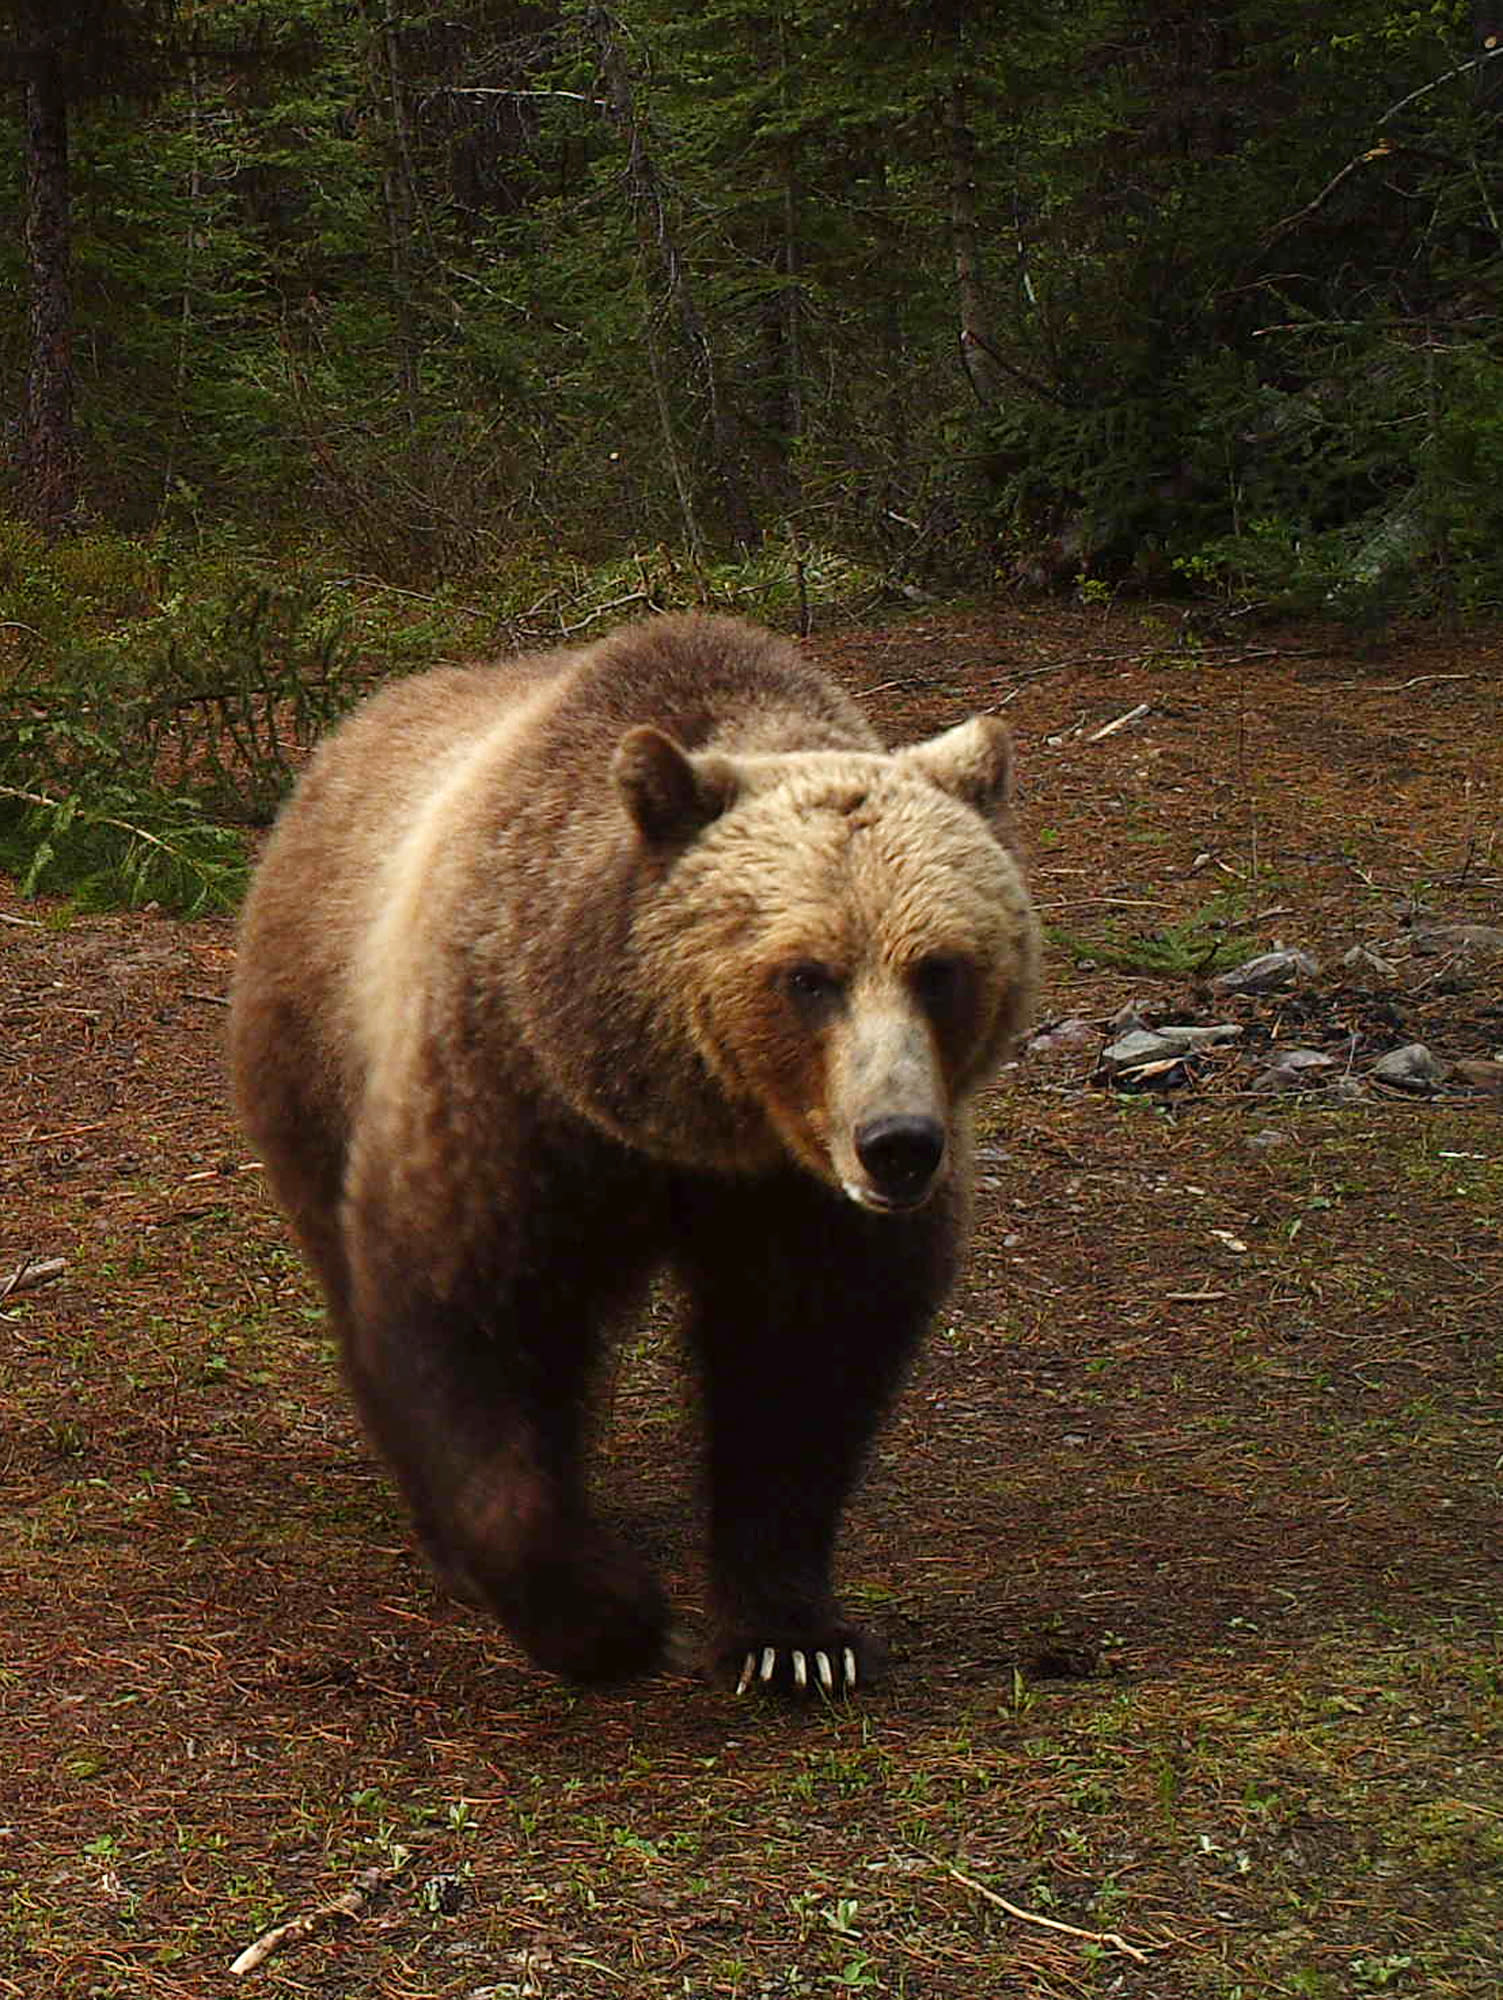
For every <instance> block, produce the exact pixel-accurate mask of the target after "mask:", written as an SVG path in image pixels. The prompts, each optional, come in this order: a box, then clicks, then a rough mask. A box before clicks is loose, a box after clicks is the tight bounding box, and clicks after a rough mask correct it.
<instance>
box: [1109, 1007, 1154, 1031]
mask: <svg viewBox="0 0 1503 2000" xmlns="http://www.w3.org/2000/svg"><path fill="white" fill-rule="evenodd" d="M1106 1025H1107V1026H1108V1027H1109V1028H1110V1029H1111V1030H1112V1032H1113V1034H1117V1035H1130V1034H1131V1033H1132V1031H1133V1029H1134V1028H1146V1027H1147V1026H1148V1023H1147V1021H1145V1020H1144V1018H1143V1015H1142V1012H1141V1010H1140V1009H1139V1006H1138V1003H1137V1001H1136V1000H1129V1001H1128V1003H1127V1005H1126V1006H1125V1007H1119V1008H1118V1009H1117V1011H1116V1013H1115V1014H1113V1016H1112V1017H1111V1019H1110V1020H1109V1021H1108V1022H1107V1024H1106Z"/></svg>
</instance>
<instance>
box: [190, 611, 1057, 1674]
mask: <svg viewBox="0 0 1503 2000" xmlns="http://www.w3.org/2000/svg"><path fill="white" fill-rule="evenodd" d="M1009 780H1010V747H1009V742H1008V737H1007V732H1006V730H1005V729H1004V728H1003V727H1002V725H1001V724H1000V723H999V722H997V721H995V720H994V719H990V718H985V717H980V718H975V719H973V720H972V721H970V722H967V723H962V724H960V725H959V726H958V727H956V728H954V729H951V730H949V731H946V732H945V733H944V734H942V735H940V736H937V737H934V738H932V739H931V740H930V741H928V742H927V743H923V744H919V745H916V746H913V747H912V748H909V749H906V750H900V751H897V752H889V751H887V750H885V749H883V747H882V745H881V743H880V741H879V740H878V738H877V736H876V734H875V732H874V731H873V729H872V728H871V726H870V724H869V723H868V721H867V720H866V718H865V717H864V716H863V715H862V714H861V712H860V710H859V709H858V707H857V706H856V704H855V703H854V702H853V701H851V700H850V699H849V697H847V696H845V695H844V694H842V693H841V692H840V690H839V689H838V688H837V687H835V686H834V684H833V683H832V682H830V681H829V680H828V679H827V678H825V677H824V676H823V675H821V674H819V673H818V672H817V671H816V670H815V669H813V668H812V667H811V666H809V665H808V663H807V662H805V661H804V659H803V658H802V656H801V655H800V654H799V652H798V650H797V649H796V648H795V647H793V646H791V645H790V644H789V643H788V642H787V641H784V640H781V639H778V638H775V637H774V636H773V635H772V634H770V633H766V632H759V631H757V630H756V629H755V628H753V627H750V626H747V625H743V624H741V623H739V622H737V621H734V620H725V619H709V618H681V619H662V620H656V621H652V622H650V623H648V624H645V625H642V626H638V627H633V628H629V629H627V630H625V631H622V632H619V633H616V634H613V635H612V636H611V637H610V638H608V639H605V640H602V641H600V642H599V643H597V644H595V645H592V646H588V647H584V648H580V649H575V650H568V651H563V652H559V653H553V654H547V655H538V656H533V657H528V658H524V659H520V660H514V661H509V662H506V663H503V664H501V665H498V666H492V667H469V668H449V669H443V670H440V671H438V672H435V673H432V674H428V675H424V676H421V677H418V678H416V679H413V680H410V681H405V682H401V683H398V684H396V685H394V686H392V687H390V688H388V689H386V690H385V691H384V692H383V693H381V694H379V695H377V696H376V697H375V698H374V699H373V700H372V701H370V702H368V703H367V704H366V705H365V706H364V707H363V708H362V709H360V710H359V711H357V712H356V714H355V715H354V716H353V717H351V718H350V720H349V721H347V722H346V723H345V725H344V726H343V727H342V728H341V729H340V730H339V731H337V732H336V734H335V735H334V736H333V737H332V738H331V739H330V740H329V742H328V743H327V744H326V745H325V746H324V747H323V749H322V750H321V751H320V752H319V754H318V756H317V757H316V758H315V759H314V761H313V763H312V765H311V766H310V767H309V770H308V772H307V773H306V775H305V777H304V779H303V781H302V783H301V785H300V786H299V788H298V791H297V793H296V795H295V797H294V798H293V800H292V801H291V803H290V805H289V807H288V809H287V810H286V812H285V813H284V815H283V817H282V819H281V821H280V823H279V825H278V827H277V830H276V832H275V833H274V835H273V837H272V840H271V842H270V844H269V846H268V849H267V852H266V855H265V858H264V860H263V862H262V865H261V867H260V870H259V871H258V874H257V878H256V882H255V884H254V886H253V889H252V893H251V896H250V898H249V900H248V903H247V906H246V910H245V914H244V917H243V920H242V925H241V931H240V942H239V955H238V964H237V970H236V978H235V987H234V994H233V1001H232V1007H231V1016H230V1042H231V1056H232V1063H233V1068H234V1075H235V1086H236V1092H237V1096H238V1099H239V1103H240V1106H241V1111H242V1115H243V1117H244V1120H245V1123H246V1126H247V1129H248V1130H249V1132H250V1134H251V1136H252V1139H253V1141H254V1142H255V1144H256V1145H257V1147H258V1148H259V1150H260V1153H261V1156H262V1158H263V1160H264V1162H265V1165H266V1169H267V1173H268V1176H269V1179H270V1182H271V1185H272V1188H273V1190H274V1192H275V1193H276V1195H277V1197H278V1199H279V1200H280V1201H281V1203H282V1204H283V1206H284V1207H285V1208H286V1210H287V1212H288V1214H289V1216H290V1217H291V1219H292V1222H293V1224H294V1226H295V1228H296V1229H297V1232H298V1234H299V1236H300V1238H301V1240H302V1242H303V1244H304V1247H305V1248H306V1250H307V1252H308V1255H309V1257H310V1259H311V1260H312V1262H313V1264H314V1265H315V1267H316V1269H317V1271H318V1274H319V1277H320V1279H321V1280H322V1283H323V1286H324V1290H325V1292H326V1294H327V1296H328V1299H329V1303H330V1309H331V1313H332V1315H333V1319H334V1321H335V1325H336V1327H337V1330H338V1332H339V1335H340V1340H341V1346H342V1349H343V1353H344V1358H345V1363H346V1368H347V1372H348V1375H349V1379H350V1383H351V1386H352V1388H353V1390H354V1392H355V1394H356V1396H357V1398H358V1400H359V1402H360V1405H361V1408H362V1411H363V1413H364V1416H365V1418H366V1422H367V1424H368V1426H369V1428H370V1431H371V1434H372V1437H373V1438H374V1439H375V1440H376V1442H377V1443H378V1444H379V1446H380V1447H381V1449H382V1450H383V1451H384V1452H385V1454H386V1456H387V1458H388V1459H389V1461H390V1463H391V1465H392V1467H393V1470H394V1471H395V1473H396V1475H397V1477H398V1478H399V1480H400V1481H401V1484H402V1486H403V1489H404V1491H405V1493H406V1495H407V1497H408V1500H409V1503H410V1505H411V1507H412V1511H413V1515H414V1519H415V1521H416V1523H417V1526H418V1529H419V1532H420V1534H421V1536H422V1539H423V1542H424V1544H425V1546H426V1548H427V1549H428V1551H429V1553H430V1555H431V1557H432V1559H433V1561H434V1563H435V1565H436V1567H437V1568H438V1569H439V1570H440V1572H441V1573H442V1574H443V1575H444V1576H445V1577H446V1578H447V1579H448V1580H449V1582H450V1584H451V1586H452V1587H453V1588H454V1589H455V1590H456V1591H457V1592H459V1593H460V1594H462V1595H466V1596H468V1597H470V1598H472V1599H474V1600H475V1601H478V1602H480V1603H483V1604H485V1605H487V1606H488V1607H489V1608H490V1609H492V1610H493V1611H494V1612H495V1613H496V1615H497V1616H498V1617H500V1618H501V1619H502V1620H503V1621H504V1622H505V1623H506V1625H507V1626H508V1628H509V1629H510V1630H511V1631H512V1632H513V1634H514V1635H515V1636H516V1637H517V1638H518V1640H519V1641H520V1643H521V1644H523V1645H524V1646H526V1647H527V1648H528V1649H529V1651H530V1652H531V1653H532V1654H533V1656H534V1657H535V1658H537V1659H539V1660H541V1661H543V1662H544V1663H545V1664H547V1665H549V1666H551V1667H554V1668H556V1669H557V1670H558V1671H560V1672H563V1673H567V1674H571V1675H574V1676H576V1677H578V1678H581V1679H605V1678H610V1677H612V1676H615V1675H621V1674H627V1673H632V1672H639V1671H642V1670H643V1669H644V1668H645V1667H646V1666H647V1665H649V1664H650V1663H651V1662H652V1660H653V1659H655V1658H656V1657H657V1656H658V1650H659V1648H660V1645H661V1641H662V1634H663V1628H664V1618H665V1612H664V1607H663V1605H662V1601H661V1595H660V1593H659V1591H658V1589H657V1586H656V1584H655V1582H654V1580H653V1579H652V1577H651V1575H650V1572H649V1571H648V1569H647V1567H646V1565H645V1564H644V1563H643V1561H642V1560H641V1557H640V1555H639V1553H638V1552H637V1551H635V1550H634V1549H632V1548H631V1547H630V1545H628V1544H626V1543H624V1542H622V1541H621V1540H620V1539H619V1538H616V1537H614V1536H612V1535H611V1533H610V1532H609V1530H608V1529H607V1527H606V1526H605V1525H604V1524H602V1523H600V1522H598V1521H597V1520H595V1519H594V1517H593V1515H592V1513H591V1510H590V1508H589V1504H588V1498H587V1488H586V1482H585V1479H584V1474H583V1471H582V1466H581V1457H582V1435H583V1428H584V1427H583V1415H584V1410H585V1405H586V1403H587V1400H588V1390H589V1374H590V1367H591V1363H592V1360H593V1357H594V1354H595V1350H596V1347H597V1345H598V1342H599V1339H600V1337H601V1335H602V1333H603V1331H604V1329H605V1328H606V1327H607V1326H608V1325H609V1324H610V1323H611V1321H612V1320H613V1318H615V1317H617V1316H619V1315H620V1314H621V1313H622V1312H624V1311H625V1310H627V1309H629V1307H630V1306H631V1304H632V1302H633V1300H634V1299H636V1298H638V1297H640V1296H641V1293H642V1290H643V1288H644V1287H645V1286H646V1284H647V1283H648V1281H649V1279H650V1277H651V1275H652V1273H653V1272H654V1271H655V1270H658V1269H660V1268H662V1267H664V1266H668V1267H671V1268H672V1269H673V1270H674V1271H675V1272H676V1273H677V1275H678V1278H679V1280H680V1283H681V1285H682V1287H683V1291H684V1295H685V1299H686V1307H687V1309H686V1338H687V1340H688V1342H689V1345H690V1346H691V1348H692V1349H693V1351H694V1352H695V1355H696V1358H697V1360H698V1362H699V1365H700V1367H701V1371H702V1376H703V1384H704V1397H705V1405H706V1412H707V1430H708V1440H709V1447H708V1469H707V1483H708V1488H709V1494H710V1514H711V1533H710V1542H711V1570H712V1575H713V1582H714V1599H715V1610H714V1614H713V1616H714V1623H715V1629H716V1639H715V1643H714V1647H713V1649H712V1650H713V1652H714V1656H715V1658H716V1661H717V1670H718V1671H721V1672H728V1673H729V1675H730V1677H731V1678H732V1679H736V1678H738V1677H739V1678H741V1679H743V1680H744V1661H745V1658H746V1657H747V1649H748V1648H751V1649H753V1651H754V1652H755V1654H756V1656H757V1657H763V1652H764V1649H765V1648H766V1647H769V1646H770V1647H774V1648H783V1649H785V1651H784V1655H783V1657H784V1658H785V1667H784V1668H783V1669H780V1672H782V1673H783V1674H784V1675H785V1677H786V1676H787V1675H788V1674H792V1675H793V1678H794V1681H795V1684H797V1669H796V1668H793V1667H789V1666H787V1665H786V1661H787V1660H791V1659H792V1658H793V1657H794V1656H795V1655H796V1657H797V1659H798V1660H799V1661H803V1660H804V1659H805V1651H804V1650H803V1649H815V1650H817V1652H818V1657H819V1658H822V1659H825V1660H826V1662H827V1665H828V1661H829V1659H831V1658H835V1659H841V1660H846V1661H849V1662H850V1665H849V1668H848V1676H847V1677H848V1681H850V1682H854V1680H855V1678H856V1675H857V1673H858V1668H859V1672H860V1673H861V1675H862V1676H863V1678H864V1676H865V1673H866V1672H867V1670H868V1667H869V1662H870V1655H869V1654H868V1653H867V1652H865V1651H863V1647H864V1645H865V1641H864V1640H863V1639H862V1637H861V1635H860V1634H859V1632H858V1631H857V1629H856V1628H855V1627H851V1626H848V1625H847V1624H846V1623H845V1622H844V1621H843V1620H842V1619H841V1618H840V1617H839V1615H838V1610H837V1607H836V1606H835V1603H834V1599H833V1596H832V1594H831V1590H830V1585H829V1569H830V1561H831V1553H832V1548H833V1543H834V1537H835V1533H836V1529H837V1527H838V1522H839V1515H840V1509H841V1507H842V1505H843V1504H844V1500H845V1497H846V1496H847V1494H848V1492H849V1490H850V1487H851V1484H852V1482H853V1481H854V1479H855V1478H856V1476H857V1474H858V1471H859V1466H860V1461H861V1455H862V1452H863V1451H864V1449H865V1446H866V1443H867V1440H868V1439H869V1437H870V1435H871V1434H872V1432H873V1430H874V1428H875V1426H876V1424H877V1422H878V1421H879V1419H880V1417H881V1414H882V1411H883V1410H884V1408H885V1407H886V1405H887V1403H888V1401H889V1400H890V1397H891V1395H892V1394H893V1393H894V1390H895V1387H896V1384H897V1382H898V1380H899V1379H900V1377H901V1372H902V1368H903V1365H904V1362H905V1360H906V1357H907V1356H908V1354H909V1353H911V1351H912V1349H913V1346H914V1345H915V1343H916V1342H917V1340H918V1339H919V1337H920V1336H921V1333H922V1330H923V1327H924V1325H925V1324H926V1323H927V1320H928V1317H929V1315H930V1314H931V1312H932V1311H933V1309H934V1306H935V1304H936V1303H937V1301H938V1299H939V1298H940V1297H941V1296H942V1295H943V1291H944V1287H945V1285H946V1284H947V1283H948V1282H949V1278H950V1274H951V1272H952V1271H953V1268H954V1263H955V1258H956V1256H957V1254H958V1249H959V1245H960V1241H961V1238H962V1235H963V1230H964V1216H965V1210H966V1206H967V1200H966V1197H967V1193H968V1181H969V1121H970V1104H971V1100H972V1098H973V1095H974V1093H975V1091H976V1089H977V1087H978V1086H979V1085H980V1084H981V1083H982V1082H984V1081H985V1079H986V1078H987V1077H988V1076H989V1075H991V1074H992V1072H993V1071H994V1070H995V1069H996V1067H997V1065H998V1063H999V1062H1000V1061H1001V1060H1002V1059H1003V1058H1004V1057H1005V1055H1006V1054H1007V1052H1008V1051H1009V1049H1010V1048H1011V1047H1012V1046H1013V1044H1014V1042H1015V1041H1016V1038H1017V1036H1018V1034H1019V1033H1020V1031H1021V1029H1022V1028H1023V1026H1024V1024H1025V1023H1026V1021H1027V1019H1028V1016H1029V1012H1030V1009H1031V1007H1032V1004H1033V996H1034V990H1035V985H1036V981H1037V970H1038V936H1037V928H1036V925H1035V922H1034V918H1033V913H1032V910H1031V907H1030V905H1029V901H1028V897H1027V893H1026V890H1025V888H1024V886H1023V881H1022V877H1021V874H1020V871H1019V867H1018V864H1017V861H1016V859H1015V857H1014V854H1013V851H1012V847H1011V836H1010V824H1009V819H1008V793H1009ZM806 1317H807V1322H808V1323H807V1327H806V1325H805V1319H806ZM787 1649H792V1651H788V1650H787ZM813 1656H814V1653H813V1651H811V1652H810V1657H813Z"/></svg>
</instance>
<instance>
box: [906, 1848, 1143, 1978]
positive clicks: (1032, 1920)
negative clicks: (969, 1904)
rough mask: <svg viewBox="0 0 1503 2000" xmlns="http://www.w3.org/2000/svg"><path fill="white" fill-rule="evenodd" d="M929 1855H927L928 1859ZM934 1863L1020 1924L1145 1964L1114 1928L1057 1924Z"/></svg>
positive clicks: (945, 1863)
mask: <svg viewBox="0 0 1503 2000" xmlns="http://www.w3.org/2000/svg"><path fill="white" fill-rule="evenodd" d="M932 1858H933V1857H931V1859H932ZM938 1865H939V1866H940V1867H941V1868H943V1869H944V1871H945V1873H946V1874H947V1875H953V1876H954V1878H955V1880H956V1881H957V1882H958V1883H959V1884H960V1885H961V1887H962V1888H963V1889H969V1890H970V1891H971V1893H972V1895H974V1896H982V1897H984V1898H985V1899H986V1901H987V1902H988V1903H995V1904H996V1906H997V1908H998V1909H999V1910H1005V1911H1006V1913H1007V1915H1008V1916H1010V1917H1015V1918H1016V1919H1017V1921H1018V1922H1019V1923H1020V1924H1037V1925H1039V1926H1040V1928H1041V1929H1043V1930H1046V1931H1063V1932H1064V1933H1065V1935H1066V1937H1077V1938H1084V1939H1085V1940H1086V1941H1087V1942H1088V1943H1089V1944H1104V1945H1110V1946H1111V1948H1112V1950H1113V1951H1120V1952H1124V1953H1125V1954H1126V1955H1127V1957H1128V1958H1135V1959H1136V1960H1137V1961H1138V1963H1139V1965H1146V1964H1147V1963H1148V1954H1147V1952H1146V1951H1140V1950H1139V1949H1138V1947H1137V1946H1136V1945H1135V1944H1129V1943H1128V1942H1127V1939H1126V1938H1125V1937H1121V1936H1119V1935H1118V1933H1117V1932H1116V1931H1083V1930H1082V1929H1081V1928H1080V1926H1079V1925H1078V1924H1065V1923H1061V1922H1060V1920H1059V1919H1058V1917H1041V1916H1040V1915H1039V1914H1038V1912H1037V1911H1036V1910H1023V1909H1019V1907H1018V1905H1017V1904H1016V1903H1009V1902H1008V1900H1007V1898H1006V1897H1005V1896H999V1895H998V1894H997V1892H996V1890H995V1889H988V1888H987V1886H986V1884H985V1883H984V1882H978V1881H977V1880H976V1878H975V1876H974V1875H965V1874H963V1873H962V1872H961V1870H960V1869H958V1868H957V1867H956V1866H955V1865H954V1863H953V1862H950V1861H940V1862H939V1863H938Z"/></svg>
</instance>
